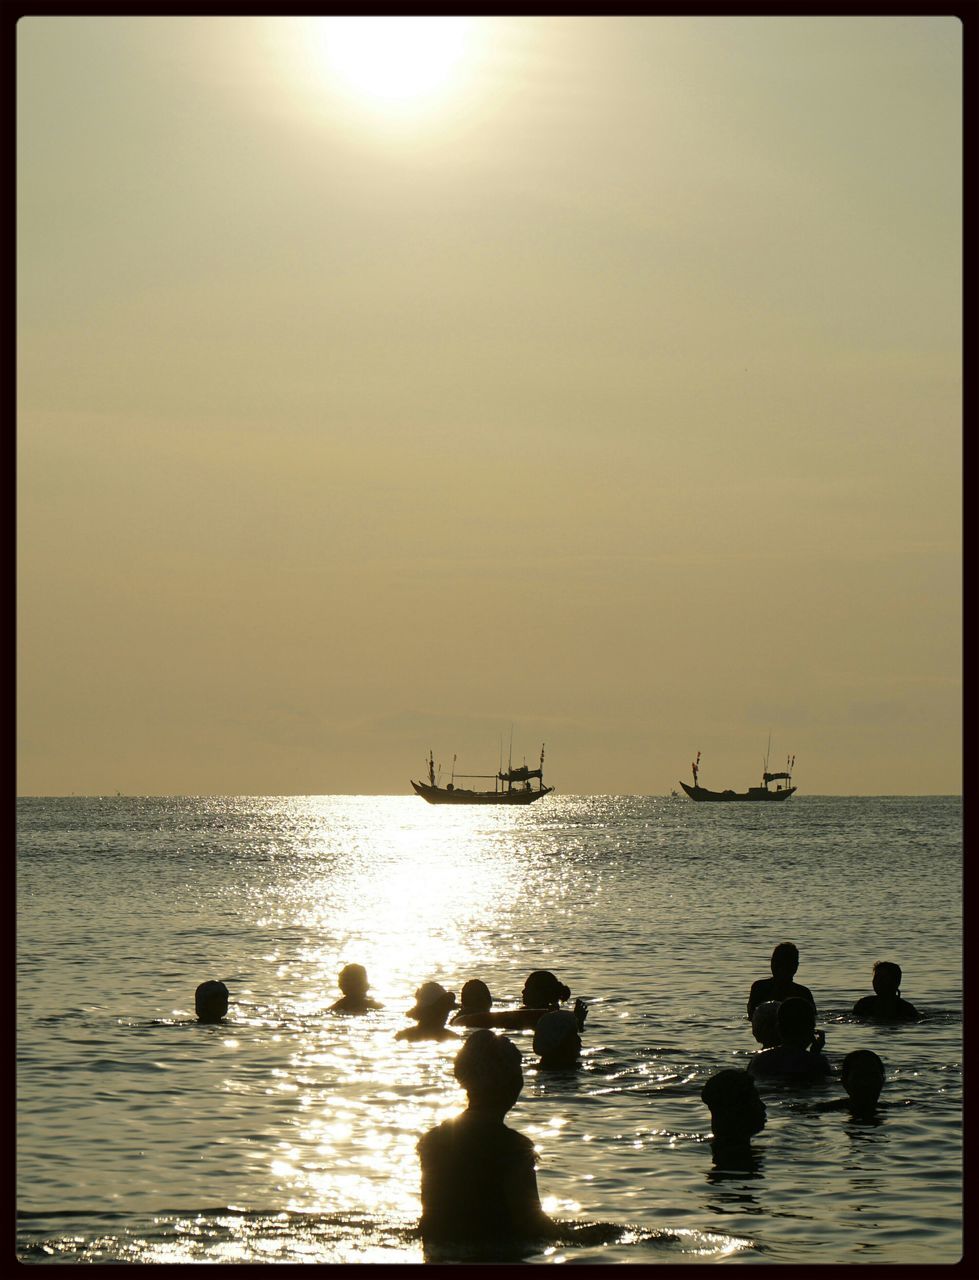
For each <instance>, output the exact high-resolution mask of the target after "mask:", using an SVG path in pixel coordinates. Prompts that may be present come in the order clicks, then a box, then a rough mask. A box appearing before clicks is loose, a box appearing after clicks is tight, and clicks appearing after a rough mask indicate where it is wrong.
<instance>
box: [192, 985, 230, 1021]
mask: <svg viewBox="0 0 979 1280" xmlns="http://www.w3.org/2000/svg"><path fill="white" fill-rule="evenodd" d="M194 1009H195V1010H196V1011H197V1021H198V1022H209V1023H213V1022H221V1021H222V1019H223V1018H224V1015H225V1014H226V1013H227V1012H228V988H227V987H226V986H225V985H224V983H223V982H202V983H201V985H200V986H199V987H198V988H197V990H196V991H195V992H194Z"/></svg>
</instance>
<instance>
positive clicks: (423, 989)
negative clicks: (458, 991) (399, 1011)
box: [405, 982, 456, 1026]
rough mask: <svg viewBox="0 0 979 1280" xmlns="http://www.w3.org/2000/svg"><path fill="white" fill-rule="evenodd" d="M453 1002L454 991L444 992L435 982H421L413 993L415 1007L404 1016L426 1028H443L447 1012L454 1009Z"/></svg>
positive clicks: (454, 999)
mask: <svg viewBox="0 0 979 1280" xmlns="http://www.w3.org/2000/svg"><path fill="white" fill-rule="evenodd" d="M455 1002H456V997H455V992H454V991H446V989H445V987H443V986H440V984H439V983H437V982H423V983H422V985H421V986H420V987H419V988H418V990H417V991H416V992H415V1007H414V1008H413V1009H409V1010H408V1012H407V1014H406V1015H405V1016H406V1017H409V1018H414V1019H415V1021H416V1022H421V1023H423V1024H424V1025H426V1026H428V1025H429V1024H432V1025H436V1026H437V1025H443V1026H444V1025H445V1020H446V1018H447V1017H448V1016H449V1010H450V1009H454V1008H455Z"/></svg>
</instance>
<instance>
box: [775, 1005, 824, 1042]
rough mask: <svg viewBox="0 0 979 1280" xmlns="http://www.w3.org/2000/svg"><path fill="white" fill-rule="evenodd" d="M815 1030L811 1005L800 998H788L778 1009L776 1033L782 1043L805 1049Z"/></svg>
mask: <svg viewBox="0 0 979 1280" xmlns="http://www.w3.org/2000/svg"><path fill="white" fill-rule="evenodd" d="M815 1030H816V1015H815V1014H814V1013H813V1011H812V1005H811V1004H810V1003H809V1001H808V1000H803V999H802V997H801V996H790V997H789V998H788V1000H783V1001H782V1003H781V1004H780V1005H779V1007H778V1033H779V1035H780V1036H781V1037H782V1043H783V1044H784V1045H789V1046H797V1047H799V1048H803V1049H805V1048H807V1047H808V1045H809V1044H810V1042H811V1041H812V1037H813V1034H814V1032H815Z"/></svg>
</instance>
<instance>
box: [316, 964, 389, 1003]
mask: <svg viewBox="0 0 979 1280" xmlns="http://www.w3.org/2000/svg"><path fill="white" fill-rule="evenodd" d="M337 985H338V986H339V988H340V990H341V991H342V992H343V995H342V996H341V997H340V999H339V1000H337V1001H336V1003H335V1004H331V1005H330V1010H329V1011H330V1013H369V1012H370V1011H371V1010H372V1009H383V1007H384V1006H383V1005H382V1004H379V1003H378V1001H376V1000H372V999H371V998H370V996H369V995H368V994H367V992H368V991H369V990H370V984H369V983H368V981H367V970H366V969H365V968H364V966H363V965H362V964H345V965H344V966H343V968H342V969H341V970H340V976H339V978H338V979H337Z"/></svg>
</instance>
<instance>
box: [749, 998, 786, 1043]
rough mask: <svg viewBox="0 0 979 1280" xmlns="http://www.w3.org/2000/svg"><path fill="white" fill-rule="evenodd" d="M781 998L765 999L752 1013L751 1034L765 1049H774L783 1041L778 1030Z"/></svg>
mask: <svg viewBox="0 0 979 1280" xmlns="http://www.w3.org/2000/svg"><path fill="white" fill-rule="evenodd" d="M780 1004H781V1001H780V1000H765V1001H763V1003H762V1004H760V1005H758V1007H757V1008H756V1009H755V1011H754V1013H753V1014H752V1015H751V1034H752V1035H753V1036H754V1037H755V1039H756V1040H757V1041H758V1043H759V1044H760V1045H761V1047H762V1048H763V1049H773V1048H774V1047H775V1046H776V1045H777V1044H781V1043H782V1037H781V1036H780V1034H779V1030H778V1010H779V1005H780Z"/></svg>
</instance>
